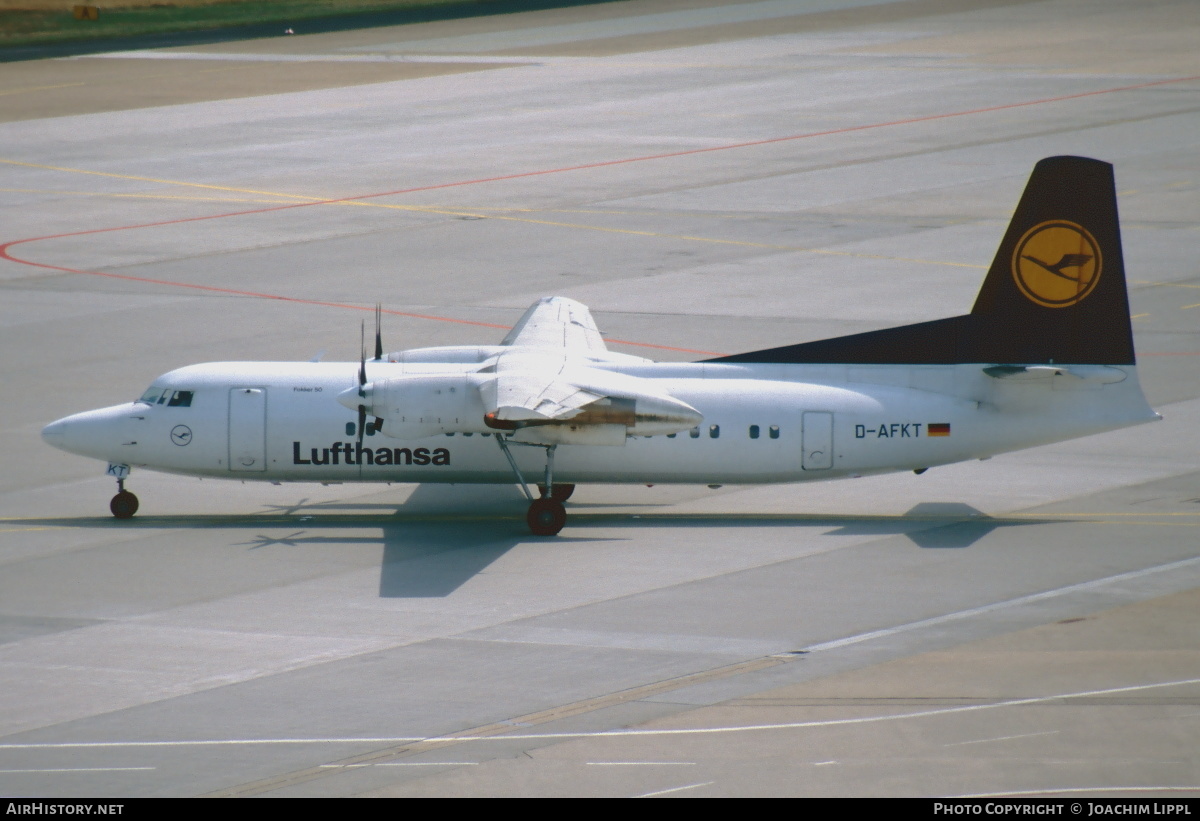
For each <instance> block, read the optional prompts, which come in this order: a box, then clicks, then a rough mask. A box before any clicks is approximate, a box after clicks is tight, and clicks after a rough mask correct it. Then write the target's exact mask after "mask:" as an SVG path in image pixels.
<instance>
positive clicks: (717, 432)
mask: <svg viewBox="0 0 1200 821" xmlns="http://www.w3.org/2000/svg"><path fill="white" fill-rule="evenodd" d="M183 392H184V393H186V391H183ZM143 401H145V400H144V399H143ZM188 401H189V402H190V401H191V399H190V396H189V400H188ZM357 429H358V426H357V425H355V424H354V423H353V422H347V423H346V435H347V436H353V435H354V434H355V432H356V431H357ZM366 433H367V436H374V435H375V429H374V427H372V426H371V425H367V431H366ZM749 434H750V438H751V439H758V438H759V437H760V436H761V435H762V428H760V427H759V426H758V425H751V426H750V430H749ZM446 435H447V436H454V434H453V433H447V434H446ZM462 435H463V436H474V435H475V434H474V433H463V434H462ZM479 435H480V436H491V434H490V433H481V434H479ZM676 436H678V434H676V433H668V434H667V438H668V439H674V438H675V437H676ZM688 436H690V437H691V438H693V439H699V438H700V426H699V425H697V426H696V427H694V428H692V429H691V430H690V431H688ZM720 436H721V426H720V425H709V426H708V438H709V439H717V438H720ZM767 436H769V437H770V438H771V439H778V438H779V425H771V426H770V427H768V428H767ZM646 438H647V439H649V438H650V437H649V436H647V437H646Z"/></svg>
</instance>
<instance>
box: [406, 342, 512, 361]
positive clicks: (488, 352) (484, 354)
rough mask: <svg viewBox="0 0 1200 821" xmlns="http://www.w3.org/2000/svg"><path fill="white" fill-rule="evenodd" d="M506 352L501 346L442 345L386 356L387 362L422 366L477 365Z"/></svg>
mask: <svg viewBox="0 0 1200 821" xmlns="http://www.w3.org/2000/svg"><path fill="white" fill-rule="evenodd" d="M506 350H508V349H507V348H505V347H503V346H501V345H443V346H440V347H436V348H413V349H412V350H408V351H396V352H395V353H390V354H388V355H387V357H386V358H387V361H388V362H401V363H417V364H422V365H426V364H427V365H477V364H479V363H481V362H486V361H487V360H488V359H490V358H491V357H493V356H495V355H496V354H498V353H501V352H503V351H506Z"/></svg>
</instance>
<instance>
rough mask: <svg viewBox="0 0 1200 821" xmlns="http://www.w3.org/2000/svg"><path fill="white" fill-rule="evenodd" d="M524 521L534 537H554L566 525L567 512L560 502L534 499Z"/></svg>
mask: <svg viewBox="0 0 1200 821" xmlns="http://www.w3.org/2000/svg"><path fill="white" fill-rule="evenodd" d="M525 521H526V523H527V524H528V525H529V530H530V531H531V532H532V533H533V535H534V536H555V535H557V534H558V532H559V531H560V530H562V529H563V525H565V524H566V523H567V511H566V510H564V509H563V506H562V502H559V501H556V500H554V499H535V500H534V502H533V504H531V505H530V506H529V512H528V513H526V514H525Z"/></svg>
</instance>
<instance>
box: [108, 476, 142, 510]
mask: <svg viewBox="0 0 1200 821" xmlns="http://www.w3.org/2000/svg"><path fill="white" fill-rule="evenodd" d="M108 509H109V510H111V511H112V515H113V516H116V517H117V518H118V519H130V518H133V514H135V513H137V509H138V497H136V496H134V495H133V494H132V493H130V492H129V491H128V490H126V489H125V480H124V479H118V480H117V495H116V496H114V497H112V501H111V502H109V503H108Z"/></svg>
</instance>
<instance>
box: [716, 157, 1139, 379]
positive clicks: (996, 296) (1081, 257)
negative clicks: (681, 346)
mask: <svg viewBox="0 0 1200 821" xmlns="http://www.w3.org/2000/svg"><path fill="white" fill-rule="evenodd" d="M709 361H710V362H729V363H734V362H779V363H831V364H843V363H846V364H857V363H863V364H897V365H899V364H924V365H933V364H941V365H952V364H961V363H992V364H1021V365H1029V364H1050V363H1055V364H1064V365H1066V364H1075V365H1132V364H1134V355H1133V328H1132V326H1131V323H1130V320H1129V298H1128V295H1127V293H1126V287H1125V263H1124V261H1123V259H1122V254H1121V233H1120V228H1119V225H1118V220H1117V192H1116V186H1115V183H1114V181H1113V170H1112V166H1111V165H1109V164H1108V163H1106V162H1101V161H1100V160H1092V159H1088V158H1086V157H1048V158H1046V159H1044V160H1042V161H1041V162H1039V163H1038V164H1037V165H1036V166H1034V169H1033V173H1032V174H1031V175H1030V177H1029V183H1028V184H1027V185H1026V186H1025V193H1024V194H1023V195H1022V197H1021V201H1020V203H1019V204H1018V205H1017V210H1016V212H1015V213H1014V214H1013V218H1012V220H1011V222H1009V225H1008V230H1007V232H1006V233H1005V235H1004V239H1003V241H1001V243H1000V249H999V250H998V251H997V252H996V258H995V259H994V260H993V261H992V267H991V268H990V269H989V270H988V274H987V277H986V278H985V279H984V281H983V287H982V288H981V289H980V291H979V296H978V297H977V298H976V300H975V307H974V308H972V309H971V313H969V314H964V315H962V316H954V317H949V318H946V319H937V320H934V321H932V322H921V323H918V324H916V325H905V326H903V327H900V328H888V329H885V330H882V331H869V332H867V333H862V334H854V335H852V336H842V337H837V338H835V339H824V340H821V341H818V342H803V343H800V344H798V345H787V346H785V347H782V348H771V349H769V350H765V351H755V352H753V353H744V354H735V355H733V356H724V357H720V358H717V359H712V360H709Z"/></svg>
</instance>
